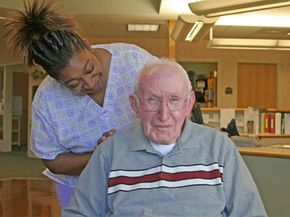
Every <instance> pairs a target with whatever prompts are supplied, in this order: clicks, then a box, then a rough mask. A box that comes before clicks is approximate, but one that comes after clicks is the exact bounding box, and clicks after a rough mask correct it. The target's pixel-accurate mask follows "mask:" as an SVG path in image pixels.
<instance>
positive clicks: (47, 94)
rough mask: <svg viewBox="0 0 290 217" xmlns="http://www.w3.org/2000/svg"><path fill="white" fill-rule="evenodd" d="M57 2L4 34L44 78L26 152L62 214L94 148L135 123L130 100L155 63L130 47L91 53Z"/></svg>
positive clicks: (40, 4) (8, 24) (34, 8)
mask: <svg viewBox="0 0 290 217" xmlns="http://www.w3.org/2000/svg"><path fill="white" fill-rule="evenodd" d="M55 2H56V1H48V0H35V1H34V2H33V3H29V1H27V2H26V3H25V11H24V12H21V11H16V13H15V14H14V15H13V16H11V17H9V18H7V19H6V21H5V24H4V28H5V32H6V34H5V37H6V41H7V42H8V43H9V44H10V45H12V48H13V49H14V51H15V52H16V54H17V55H21V56H22V57H23V58H24V60H25V62H26V63H27V64H28V65H29V66H33V65H39V66H41V67H42V68H43V69H44V70H45V72H47V74H48V76H47V77H46V78H45V79H44V80H43V82H42V83H41V84H40V86H39V87H38V90H37V92H36V94H35V96H34V99H33V103H32V126H31V127H32V128H31V144H30V146H31V147H30V148H31V150H32V151H33V152H34V153H35V154H36V155H37V156H38V157H39V158H41V159H42V161H43V163H44V164H45V166H46V167H47V169H46V170H45V171H44V174H45V175H46V176H48V177H49V178H51V179H52V180H53V181H54V182H55V186H56V192H57V196H58V200H59V202H60V205H61V207H62V208H63V207H66V206H67V204H68V202H69V199H70V196H71V193H72V192H73V187H74V185H75V184H76V182H77V180H78V175H79V174H80V173H81V172H82V170H83V168H84V167H85V166H86V164H87V162H88V160H89V159H90V157H91V154H92V152H93V150H94V149H95V147H96V145H97V143H98V140H99V139H100V138H102V136H103V135H104V134H105V133H108V134H110V133H111V130H112V129H120V128H122V127H125V126H126V125H128V124H129V123H131V122H133V121H134V120H135V119H136V117H135V115H134V112H133V111H132V110H131V109H130V105H129V102H128V95H129V93H132V92H133V86H134V82H135V77H136V74H137V71H138V70H139V69H140V68H141V67H142V66H143V65H144V64H145V63H146V62H148V61H150V60H152V59H155V58H156V57H155V56H153V55H151V54H149V53H148V52H147V51H145V50H143V49H141V48H139V47H137V46H135V45H131V44H123V43H116V44H103V45H94V46H88V45H87V43H86V42H85V41H84V40H83V39H82V38H81V37H80V36H79V35H78V33H77V32H76V24H75V22H74V20H73V19H71V18H69V17H66V16H64V15H62V14H60V13H58V12H57V11H56V10H55V6H56V4H55ZM100 31H101V30H100Z"/></svg>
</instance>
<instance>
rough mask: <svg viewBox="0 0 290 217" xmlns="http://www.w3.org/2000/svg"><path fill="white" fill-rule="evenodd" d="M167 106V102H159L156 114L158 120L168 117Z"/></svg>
mask: <svg viewBox="0 0 290 217" xmlns="http://www.w3.org/2000/svg"><path fill="white" fill-rule="evenodd" d="M169 112H170V110H169V108H168V106H167V102H166V101H163V102H161V103H160V106H159V109H158V116H159V118H160V120H166V119H167V118H168V117H169Z"/></svg>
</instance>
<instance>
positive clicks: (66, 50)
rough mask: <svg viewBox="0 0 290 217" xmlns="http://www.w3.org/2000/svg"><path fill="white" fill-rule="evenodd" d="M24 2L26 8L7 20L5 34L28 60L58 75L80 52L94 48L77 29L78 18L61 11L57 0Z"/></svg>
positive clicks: (18, 52)
mask: <svg viewBox="0 0 290 217" xmlns="http://www.w3.org/2000/svg"><path fill="white" fill-rule="evenodd" d="M23 2H24V6H25V10H24V12H22V11H15V13H14V14H13V15H12V16H11V17H9V18H7V19H6V20H5V22H4V31H5V36H4V37H5V39H6V41H7V43H8V45H9V46H10V47H12V48H13V50H14V54H15V55H16V56H23V58H24V62H25V63H27V64H28V65H29V66H33V65H35V64H38V65H40V66H42V68H43V69H44V70H45V71H46V72H47V73H48V74H49V75H50V76H52V77H54V78H57V76H58V74H59V73H60V72H61V70H63V69H64V68H65V67H66V66H67V65H68V63H69V61H70V59H71V58H72V56H73V55H74V54H75V53H76V52H79V51H81V50H85V49H90V48H89V46H88V45H87V43H85V41H84V40H83V39H81V38H80V36H79V35H78V33H77V32H76V31H77V28H76V26H77V25H76V23H75V21H74V20H73V19H72V18H70V17H66V16H63V15H61V14H60V13H57V11H56V10H55V5H56V0H35V1H34V2H33V3H31V2H30V1H29V0H23Z"/></svg>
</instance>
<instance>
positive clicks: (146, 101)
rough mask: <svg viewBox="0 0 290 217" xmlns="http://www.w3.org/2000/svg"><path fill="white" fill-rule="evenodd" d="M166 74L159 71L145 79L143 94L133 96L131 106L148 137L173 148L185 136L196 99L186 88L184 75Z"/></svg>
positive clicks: (142, 86) (142, 88) (142, 84)
mask: <svg viewBox="0 0 290 217" xmlns="http://www.w3.org/2000/svg"><path fill="white" fill-rule="evenodd" d="M163 70H167V71H168V70H170V69H163ZM162 73H163V71H162V69H158V72H156V73H153V74H151V75H146V77H143V78H142V79H141V81H140V89H141V91H140V93H138V95H132V96H130V102H131V105H132V107H133V109H134V111H135V112H136V114H137V116H139V118H140V119H141V122H142V124H143V128H144V134H145V136H146V137H147V138H149V139H150V140H152V141H153V142H155V143H158V144H172V143H175V142H176V140H177V138H178V137H179V136H180V134H181V132H182V127H183V124H184V121H185V119H186V117H187V116H188V115H189V113H190V112H191V109H192V106H193V104H194V101H195V97H194V94H193V92H192V91H190V92H189V90H188V88H187V87H185V84H184V82H183V81H184V78H183V77H181V76H180V74H179V75H177V74H176V72H175V71H172V72H170V75H168V74H166V75H164V74H163V75H162Z"/></svg>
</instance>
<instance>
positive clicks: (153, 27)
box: [128, 24, 159, 32]
mask: <svg viewBox="0 0 290 217" xmlns="http://www.w3.org/2000/svg"><path fill="white" fill-rule="evenodd" d="M158 29H159V25H158V24H128V31H130V32H131V31H137V32H156V31H158Z"/></svg>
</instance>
